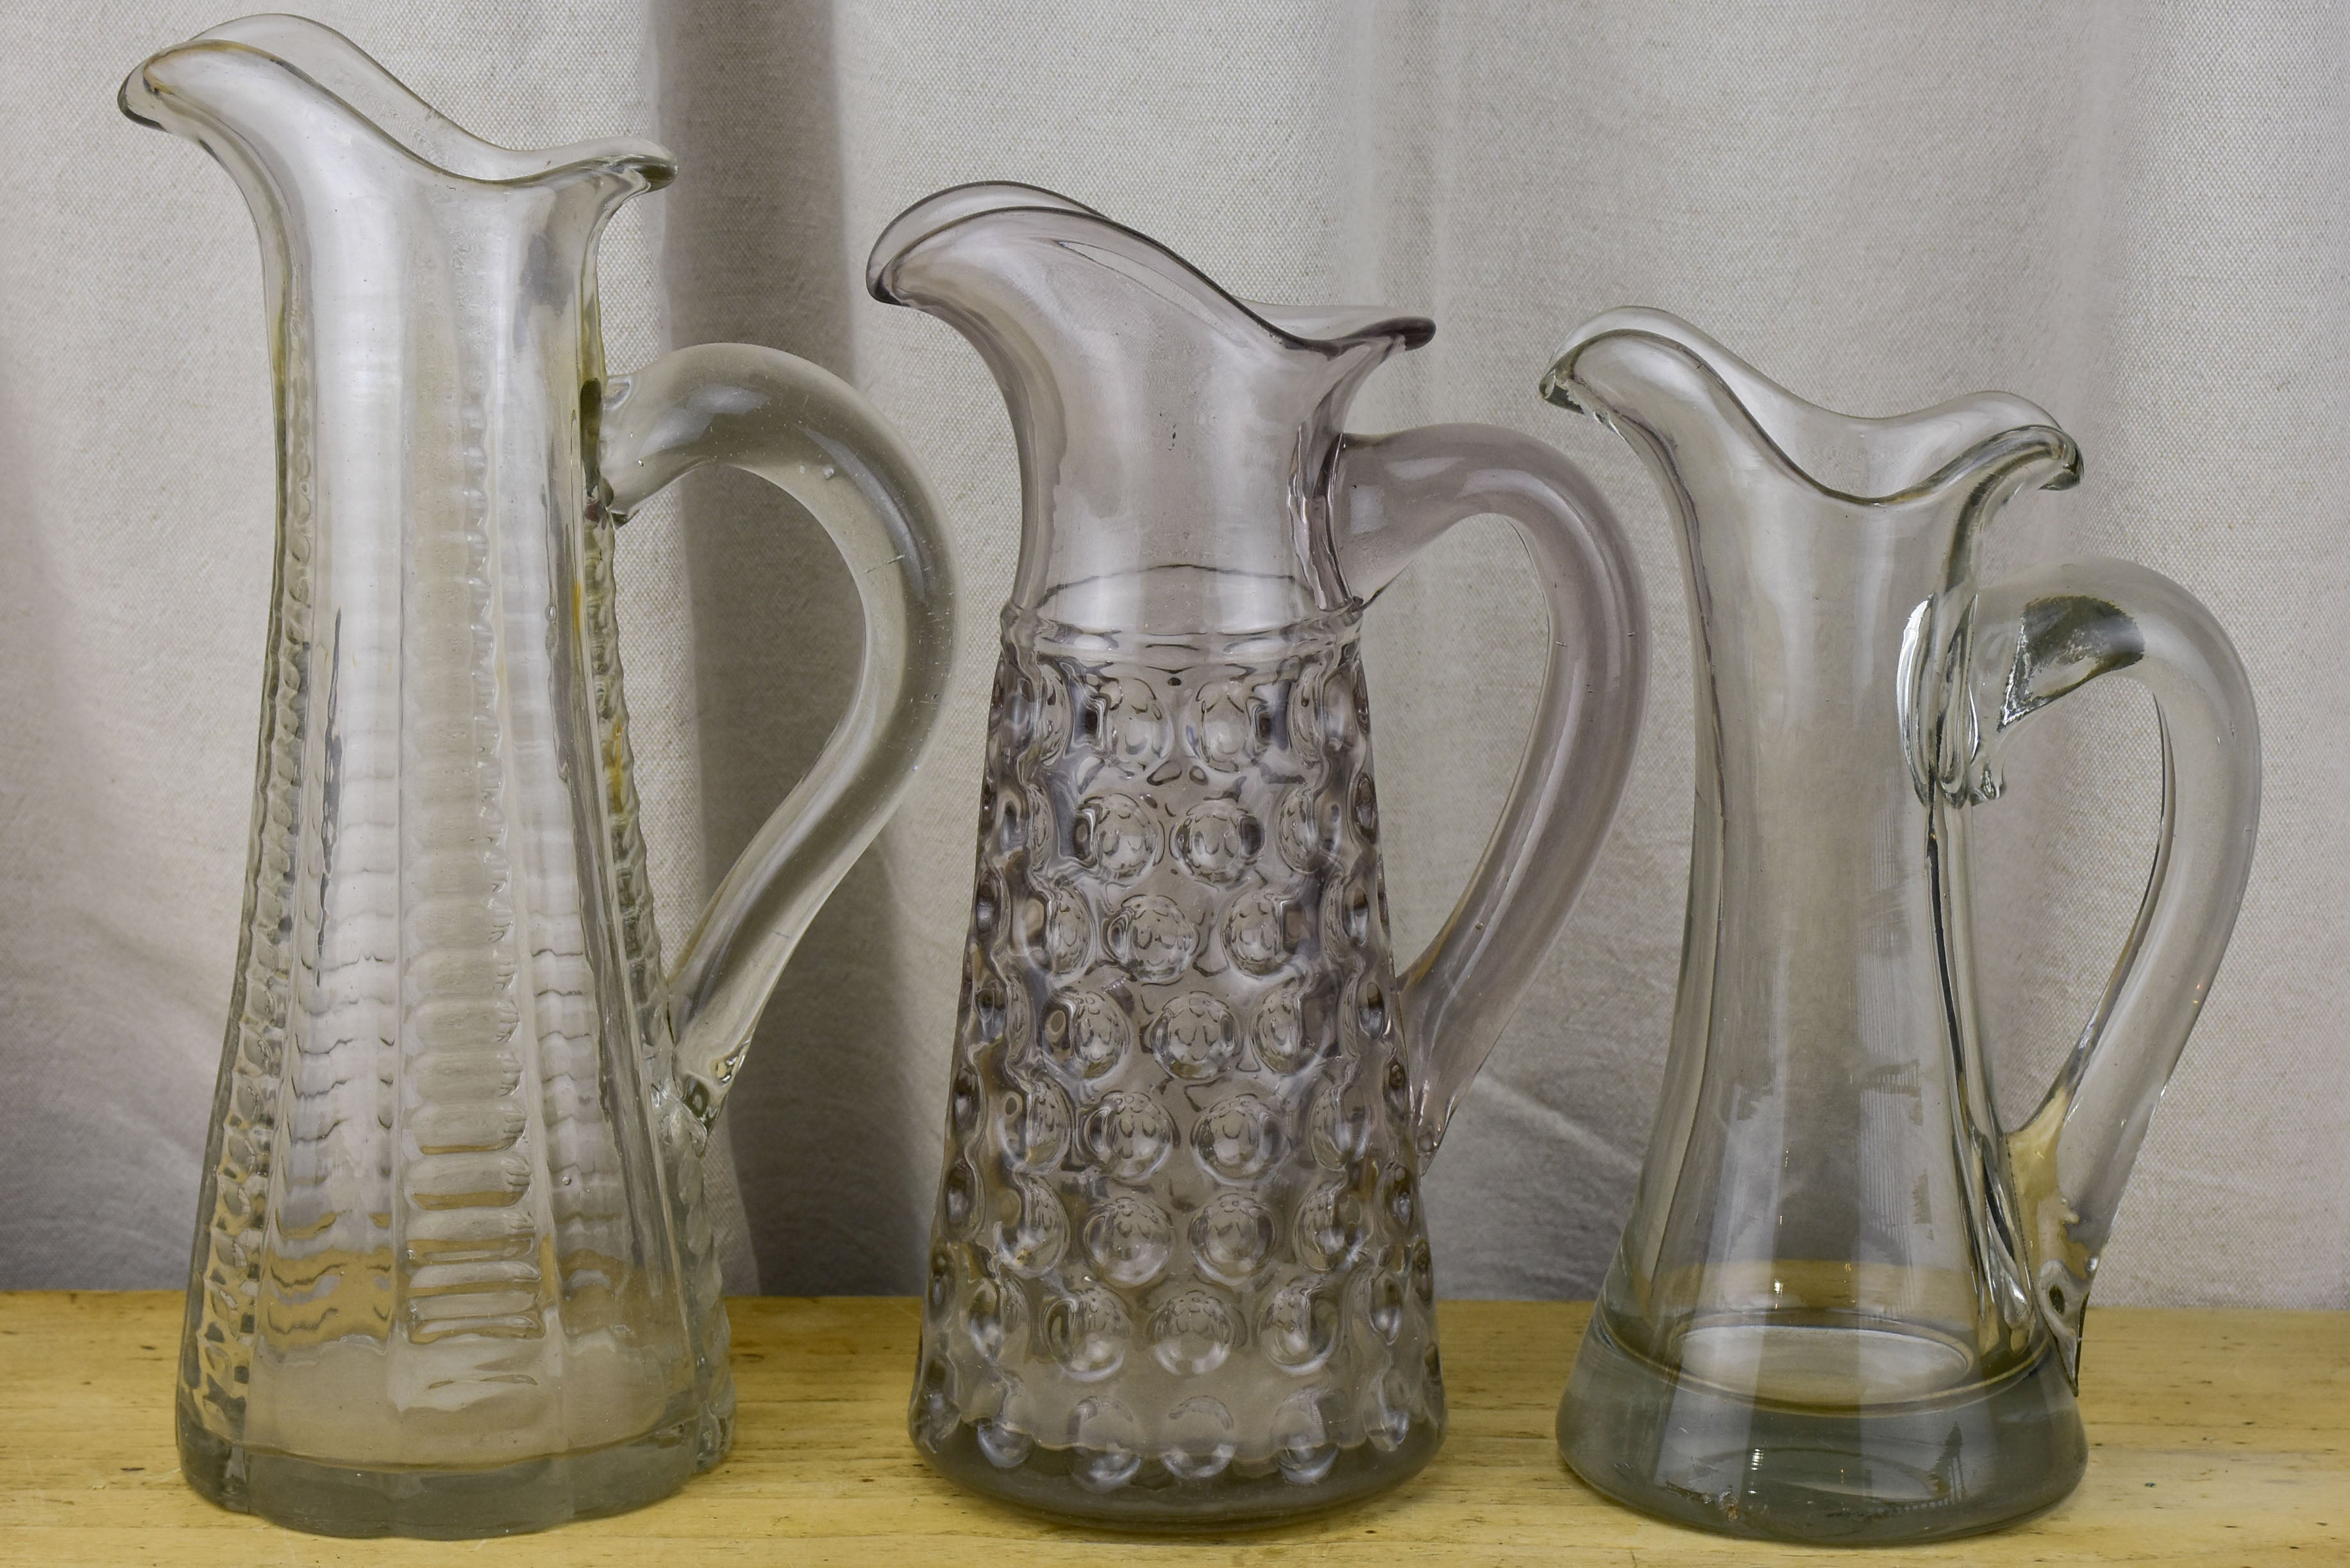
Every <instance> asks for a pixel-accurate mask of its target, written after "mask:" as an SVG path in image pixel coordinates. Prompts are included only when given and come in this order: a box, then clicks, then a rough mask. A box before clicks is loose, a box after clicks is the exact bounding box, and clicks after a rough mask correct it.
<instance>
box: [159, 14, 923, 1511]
mask: <svg viewBox="0 0 2350 1568" xmlns="http://www.w3.org/2000/svg"><path fill="white" fill-rule="evenodd" d="M121 103H122V108H123V110H124V112H125V113H127V114H129V115H130V117H131V118H132V119H137V120H140V121H142V122H144V123H147V124H151V125H155V126H159V127H161V128H163V129H166V130H172V131H175V132H177V133H178V134H180V135H182V136H184V137H187V138H188V139H190V140H193V141H195V142H197V143H198V144H199V145H201V146H202V147H203V148H204V149H205V150H206V151H209V152H211V153H212V154H213V156H214V157H215V158H217V159H219V160H220V161H221V162H222V163H224V164H225V165H226V166H227V168H228V169H229V171H230V172H231V173H232V174H234V176H235V178H236V181H237V183H238V184H239V186H241V187H242V188H243V190H244V195H245V198H246V201H247V202H248V203H249V204H250V206H251V208H252V212H253V215H254V219H255V223H256V224H257V225H258V226H259V229H260V231H261V240H262V257H263V263H264V267H265V277H266V295H265V299H266V305H267V308H268V313H269V331H270V344H271V350H272V363H273V368H274V371H275V379H276V406H277V432H278V462H279V480H278V519H277V533H278V556H277V576H276V590H275V594H274V597H273V600H272V605H271V614H270V629H269V653H268V659H267V662H266V665H265V695H264V700H263V707H262V731H261V742H260V755H259V767H258V774H259V779H258V785H257V788H256V792H255V804H254V818H253V848H252V862H251V872H250V879H249V881H248V884H247V888H246V894H245V905H244V909H245V913H244V926H243V931H242V934H241V937H240V941H239V950H238V958H237V968H236V978H235V984H234V992H233V998H232V1002H231V1009H230V1021H229V1027H228V1037H227V1044H226V1048H225V1053H224V1060H223V1063H222V1068H221V1076H220V1087H219V1091H218V1096H217V1098H216V1099H215V1101H214V1105H213V1128H212V1137H211V1144H210V1148H209V1151H208V1154H207V1157H206V1167H205V1174H204V1179H203V1199H202V1208H201V1211H200V1215H199V1220H198V1229H197V1233H196V1242H195V1253H194V1263H193V1268H192V1278H191V1282H190V1286H189V1296H188V1315H187V1329H186V1336H185V1340H184V1343H183V1345H182V1354H181V1363H180V1393H179V1431H180V1446H181V1457H182V1466H183V1468H184V1469H185V1471H186V1473H187V1476H188V1479H189V1480H191V1481H192V1483H193V1484H194V1485H195V1487H196V1488H197V1489H198V1490H200V1491H202V1492H203V1493H204V1495H206V1496H207V1497H210V1498H213V1499H214V1500H215V1501H220V1502H223V1503H225V1504H227V1505H229V1506H231V1507H233V1508H240V1509H249V1510H252V1511H255V1512H259V1513H262V1514H265V1515H267V1516H269V1517H271V1518H273V1519H276V1520H278V1521H284V1522H286V1523H290V1524H296V1525H299V1526H302V1527H304V1528H307V1529H311V1530H317V1531H325V1532H335V1533H342V1534H375V1533H383V1532H400V1533H406V1534H416V1535H473V1534H487V1533H495V1532H504V1531H510V1530H521V1529H529V1528H534V1527H536V1526H541V1525H546V1524H552V1523H556V1522H559V1521H563V1520H566V1519H569V1518H573V1517H576V1516H579V1515H585V1514H592V1513H601V1512H608V1511H614V1510H617V1509H622V1508H628V1507H631V1506H634V1505H636V1504H639V1503H642V1502H645V1501H649V1500H650V1499H652V1498H655V1497H658V1496H660V1494H662V1493H663V1492H666V1491H668V1490H671V1488H673V1487H675V1486H677V1485H678V1484H679V1483H680V1482H681V1481H682V1480H684V1479H685V1478H686V1477H687V1476H688V1475H689V1474H691V1472H692V1471H693V1470H694V1469H697V1468H700V1467H703V1466H707V1465H709V1464H712V1463H713V1462H715V1460H716V1459H718V1457H719V1456H720V1455H721V1454H722V1453H723V1451H724V1450H725V1448H726V1445H727V1442H728V1439H729V1436H730V1433H731V1430H732V1418H733V1391H732V1385H731V1383H730V1382H729V1380H728V1376H727V1366H726V1316H725V1313H724V1311H723V1307H722V1305H721V1303H720V1302H719V1299H718V1272H717V1261H716V1256H715V1252H714V1250H713V1246H712V1233H711V1222H710V1215H709V1212H708V1208H707V1204H706V1201H705V1199H704V1191H703V1173H702V1158H703V1154H704V1149H705V1140H706V1137H707V1131H708V1128H709V1127H710V1125H711V1123H712V1119H713V1118H714V1117H715V1116H717V1114H718V1110H719V1107H720V1105H721V1103H722V1101H723V1096H724V1095H725V1092H726V1087H727V1085H728V1083H729V1081H730V1080H731V1079H732V1078H733V1075H734V1072H735V1069H736V1067H737V1065H738V1064H739V1063H740V1060H741V1057H742V1054H743V1049H744V1046H745V1045H746V1044H747V1042H748V1040H749V1037H750V1033H751V1030H752V1026H753V1024H754V1022H755V1020H756V1017H757V1014H758V1012H759V1009H760V1007H761V1006H762V1005H763V1004H764V1002H765V999H766V997H767V994H768V992H769V991H770V989H771V988H772V987H773V985H774V982H775V978H776V975H777V973H778V971H780V970H781V968H782V966H783V964H784V961H785V959H786V958H787V957H788V956H789V954H790V952H791V949H792V946H793V944H794V942H795V940H797V938H798V936H799V933H800V931H801V929H803V928H804V927H805V926H806V922H807V920H808V919H809V917H810V916H811V915H812V914H813V913H814V911H815V910H816V907H817V906H818V905H819V904H821V903H822V901H823V900H824V898H825V897H826V896H827V894H828V893H829V892H830V891H831V889H832V888H833V887H834V885H835V884H836V883H837V880H838V879H839V877H840V876H841V875H842V873H843V872H844V871H845V870H846V869H847V866H848V864H849V863H850V861H851V860H852V859H854V857H856V855H857V853H858V851H859V850H860V849H861V848H862V847H863V846H864V845H865V844H866V843H867V842H868V840H869V839H870V838H871V837H872V836H873V834H874V832H875V831H876V830H877V828H878V827H879V825H880V823H881V821H882V819H883V818H884V817H885V816H886V815H887V814H888V812H889V808H890V806H891V805H893V804H894V802H895V801H896V799H897V797H898V794H899V789H900V787H901V785H902V784H904V782H905V780H906V777H907V774H908V772H909V770H910V768H911V767H912V765H913V763H914V760H915V756H916V753H917V752H918V751H919V749H920V746H921V744H922V742H923V740H924V738H925V736H926V734H927V732H928V731H929V729H930V725H931V718H932V716H933V714H934V713H935V711H936V706H937V700H938V696H939V693H940V691H941V688H942V685H943V682H944V678H945V673H946V667H947V658H948V649H949V636H948V631H949V628H948V605H949V577H948V569H947V565H946V556H945V552H944V548H943V545H942V544H941V535H940V531H939V526H938V523H937V519H936V506H935V503H934V501H933V500H932V498H931V494H930V493H929V491H928V489H927V488H926V486H925V483H924V482H923V480H922V478H921V477H920V473H919V472H918V471H917V469H916V467H915V465H914V463H913V461H912V459H911V457H910V454H909V453H908V452H907V450H906V449H905V447H904V446H903V445H902V444H901V443H900V441H899V440H898V438H897V437H896V436H895V435H894V434H893V433H892V432H891V431H889V428H888V427H887V426H886V425H885V424H884V423H883V422H882V421H881V420H880V418H879V415H878V414H877V413H876V412H875V411H874V410H872V409H871V408H870V407H869V406H868V405H867V404H866V403H865V401H864V400H862V399H861V398H859V397H858V395H857V394H856V393H855V392H854V391H852V390H851V389H848V388H847V386H845V385H843V384H842V383H840V382H839V381H837V380H835V379H833V378H831V377H830V376H828V375H827V374H826V373H825V372H823V371H822V370H819V369H816V368H815V367H814V366H812V365H808V364H806V363H804V362H802V361H799V360H796V359H794V358H790V357H789V356H787V355H784V354H780V353H777V352H775V351H774V350H772V349H764V348H746V347H743V346H741V345H721V346H710V347H703V348H690V349H684V350H681V351H680V352H678V353H675V354H672V355H670V356H669V357H667V358H662V359H660V360H658V361H656V362H655V363H654V364H652V365H651V366H650V367H648V368H646V369H644V370H642V371H640V372H639V373H638V374H637V375H634V376H630V377H624V378H619V379H610V380H608V379H606V375H605V369H604V365H603V353H602V347H601V344H600V342H599V339H598V325H597V313H596V275H595V258H596V242H597V238H598V234H600V233H601V232H602V230H603V227H604V224H605V222H606V220H607V219H608V218H609V216H610V215H611V213H612V212H613V210H614V209H615V208H616V207H617V206H618V205H619V203H620V202H623V201H625V200H626V199H627V198H628V197H629V196H631V195H633V194H635V193H636V192H640V191H645V190H650V189H652V188H654V187H657V186H659V185H661V184H664V183H666V182H668V180H669V178H670V175H671V164H670V161H669V159H668V157H667V156H666V155H665V154H664V153H663V152H661V151H660V149H659V148H656V147H653V146H651V145H650V144H649V143H645V142H641V141H633V140H612V141H600V142H593V143H587V144H583V145H580V146H576V147H566V148H559V149H555V150H552V151H540V152H517V151H508V150H506V149H504V148H499V147H494V146H492V145H490V144H488V143H486V142H483V141H479V140H475V139H474V138H473V137H471V136H469V135H467V134H466V133H465V132H464V131H463V130H460V129H458V128H457V127H456V126H455V125H453V124H452V123H451V122H450V121H448V120H446V119H442V117H441V116H440V115H439V114H437V113H435V112H434V111H433V110H432V109H431V108H429V107H428V106H427V105H425V104H424V103H422V102H421V101H420V100H419V99H416V98H414V97H413V96H411V94H410V93H409V92H408V91H407V90H406V89H405V88H402V87H401V86H400V84H399V83H398V82H396V81H395V80H393V79H392V78H390V76H389V75H388V74H386V73H385V72H384V70H383V69H382V67H380V66H378V65H377V64H376V63H375V62H374V61H372V60H370V59H369V58H368V57H367V56H365V55H364V54H362V53H360V52H359V49H358V48H357V47H355V46H354V45H352V44H351V43H350V41H349V40H348V39H346V38H344V37H343V36H341V35H339V34H338V33H334V32H331V31H329V30H328V29H327V28H325V27H322V26H317V25H315V24H313V23H309V22H305V21H301V20H298V19H296V18H293V17H286V16H263V17H253V18H249V19H246V20H244V21H241V22H234V23H231V24H230V25H228V26H224V27H220V28H217V29H215V30H213V32H210V33H207V34H205V35H203V36H201V37H199V38H197V39H195V40H193V41H192V42H191V43H188V44H185V45H182V47H178V48H174V49H170V50H167V51H165V52H164V53H162V54H160V55H157V56H156V57H154V58H152V59H151V60H149V61H147V62H146V64H144V65H143V66H141V67H139V69H138V70H137V71H135V72H134V73H132V75H131V77H130V79H129V80H128V81H127V82H126V83H125V84H124V86H123V88H122V98H121ZM703 462H727V463H732V464H734V465H736V466H739V467H742V468H744V469H747V470H749V471H751V472H755V473H758V474H760V475H761V476H763V477H764V478H766V479H769V480H771V481H773V482H774V483H776V484H777V485H780V486H781V487H782V488H783V489H785V491H787V492H789V493H791V494H792V495H793V496H794V497H795V498H796V499H797V500H798V501H799V502H800V503H801V504H803V505H805V506H806V508H807V509H808V510H809V512H811V513H812V514H814V515H815V516H816V518H817V519H818V520H819V522H821V523H822V524H824V526H825V527H826V528H827V531H828V532H829V533H830V535H831V536H832V538H833V541H834V543H835V544H836V545H837V546H838V547H839V548H840V550H841V552H842V553H843V554H844V555H845V556H847V558H848V560H849V564H850V566H852V568H853V570H854V576H855V577H856V580H857V582H858V587H859V589H860V591H861V593H862V594H863V596H864V611H865V626H866V642H865V658H864V668H863V673H862V676H861V678H860V680H859V683H858V691H857V694H856V698H855V701H854V703H853V706H852V708H851V710H850V712H849V715H848V717H847V719H846V720H845V721H843V722H842V723H841V725H840V727H839V729H838V730H837V732H836V733H835V734H834V735H833V737H832V739H831V742H830V743H829V745H828V746H827V749H826V751H825V752H824V753H823V755H822V756H821V758H820V759H819V760H818V762H817V763H816V766H815V768H814V769H813V770H812V771H811V772H810V774H808V776H807V777H806V779H804V780H803V781H802V782H801V783H800V784H799V786H798V787H797V788H796V789H795V790H794V791H793V792H792V794H791V795H790V798H789V799H788V800H786V801H785V804H784V805H783V806H782V808H781V809H779V810H778V811H777V812H776V813H775V816H774V817H773V819H771V820H770V821H769V822H768V823H767V824H766V826H764V828H763V829H762V830H761V832H760V833H759V835H758V836H757V837H756V838H755V839H754V841H753V843H752V845H751V846H750V847H749V849H748V850H747V851H746V852H745V853H744V855H743V858H742V859H741V860H740V861H739V862H738V863H737V864H736V865H735V867H733V870H732V871H731V872H730V873H729V874H728V876H727V877H726V878H725V879H724V882H723V885H722V886H721V887H720V888H719V889H718V892H717V894H716V896H715V897H714V898H712V902H711V905H710V907H709V909H708V911H707V912H706V913H705V914H704V915H703V917H702V921H701V924H700V925H699V926H698V927H697V929H695V931H694V933H693V935H692V937H691V940H689V941H688V942H687V944H686V947H685V950H684V952H683V954H682V956H681V958H680V960H679V961H678V963H677V966H676V968H675V969H674V970H673V971H669V972H667V973H664V971H663V968H662V965H661V959H660V942H659V940H658V939H657V937H656V935H655V933H654V930H653V923H652V903H651V898H650V890H649V888H648V887H647V883H646V877H645V864H644V846H643V841H642V838H641V836H640V834H639V822H638V814H637V799H636V793H635V787H634V785H633V784H632V782H631V778H630V764H629V737H628V722H627V709H626V706H625V704H624V703H623V701H622V699H621V691H620V665H619V649H618V646H617V642H616V625H615V620H614V605H613V585H612V576H611V563H612V551H613V544H614V539H613V529H614V527H615V525H616V524H619V522H620V521H621V519H622V518H623V516H624V515H625V514H627V513H628V512H629V510H630V509H631V508H633V507H634V506H636V505H637V504H639V503H640V502H642V501H643V500H644V499H645V498H646V497H648V496H650V495H651V494H652V493H654V492H655V491H657V490H659V489H660V488H661V487H662V486H663V485H665V484H667V483H669V482H670V481H671V480H672V479H674V478H676V477H677V476H678V475H680V474H681V473H683V472H686V471H687V470H689V469H691V468H692V467H694V466H696V465H698V464H700V463H703Z"/></svg>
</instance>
